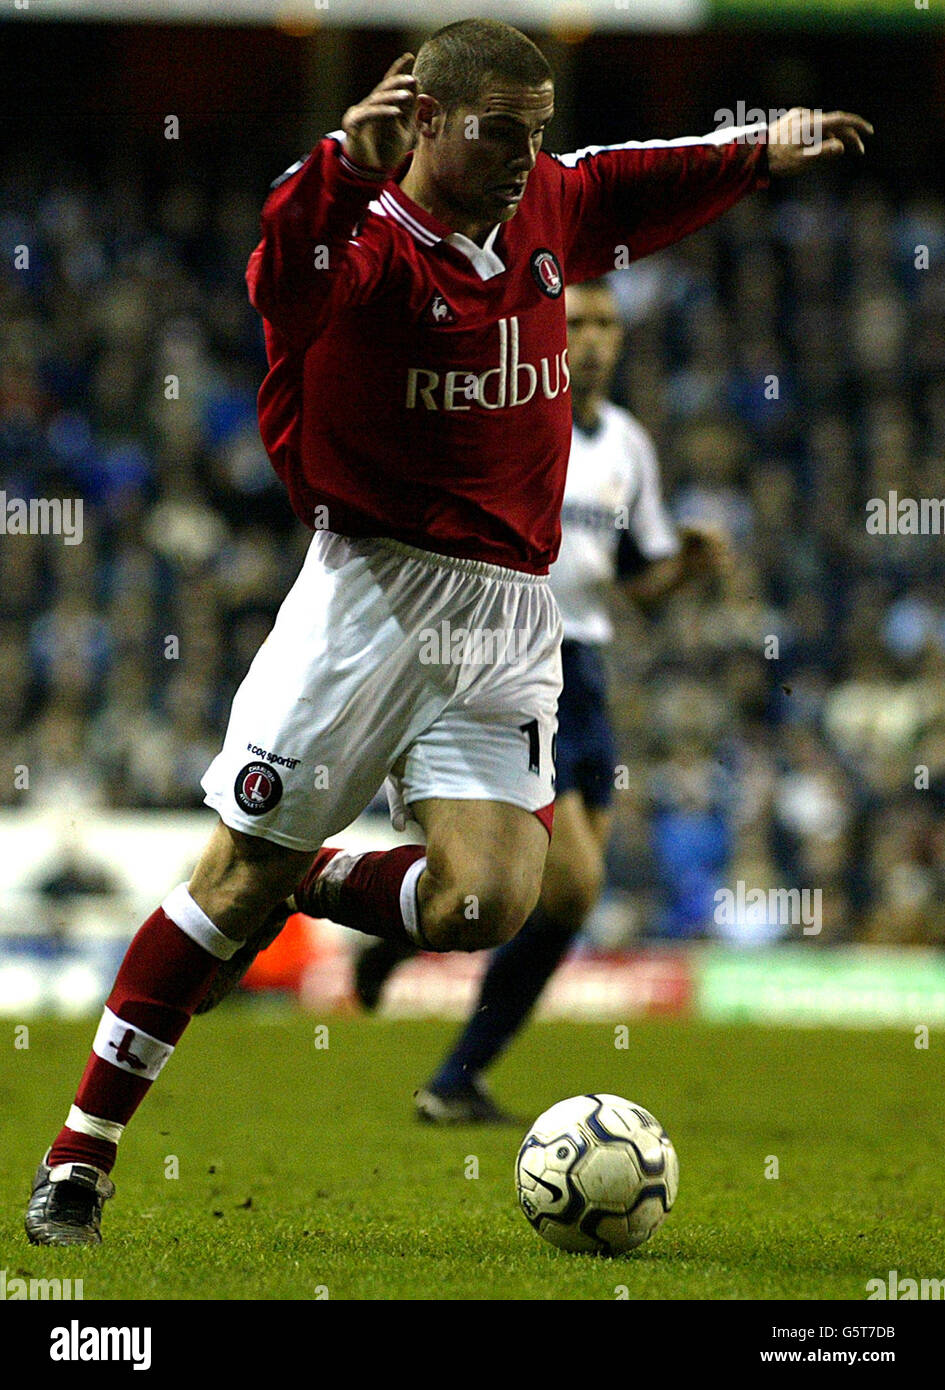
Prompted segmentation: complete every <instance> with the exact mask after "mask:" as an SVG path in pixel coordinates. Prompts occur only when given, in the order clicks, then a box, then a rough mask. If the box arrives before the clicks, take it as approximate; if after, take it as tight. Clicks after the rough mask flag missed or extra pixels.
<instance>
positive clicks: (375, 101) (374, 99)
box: [341, 53, 417, 173]
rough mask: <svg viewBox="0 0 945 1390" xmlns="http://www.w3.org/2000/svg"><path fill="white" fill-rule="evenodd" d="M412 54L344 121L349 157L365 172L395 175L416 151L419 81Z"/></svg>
mask: <svg viewBox="0 0 945 1390" xmlns="http://www.w3.org/2000/svg"><path fill="white" fill-rule="evenodd" d="M413 57H414V55H413V54H412V53H404V54H402V55H401V56H400V57H399V58H398V59H397V61H396V63H394V64H393V65H392V66H391V67H390V68H388V70H387V72H386V73H385V74H384V76H383V77H382V78H381V80H380V82H379V83H378V84H377V86H376V87H375V88H374V91H373V92H371V94H370V96H368V97H365V99H364V101H361V102H359V103H358V104H357V106H349V107H348V110H347V111H346V112H345V114H344V117H343V118H342V121H341V128H342V130H343V131H344V133H345V154H346V155H347V156H348V158H349V159H350V160H351V162H352V164H359V165H360V166H361V167H362V168H363V169H376V170H377V171H378V172H379V173H380V172H383V173H391V172H392V171H393V170H394V169H396V168H397V166H398V164H399V163H400V161H401V160H402V159H403V157H404V155H406V154H407V152H408V151H409V150H411V149H412V148H413V142H414V129H413V113H414V108H415V106H416V104H417V79H416V78H415V77H414V75H413V72H412V68H413Z"/></svg>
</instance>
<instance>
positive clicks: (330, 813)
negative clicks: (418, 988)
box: [27, 533, 442, 1244]
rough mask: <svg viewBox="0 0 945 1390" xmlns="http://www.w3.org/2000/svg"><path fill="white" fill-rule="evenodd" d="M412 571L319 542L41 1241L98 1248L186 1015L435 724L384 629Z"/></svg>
mask: <svg viewBox="0 0 945 1390" xmlns="http://www.w3.org/2000/svg"><path fill="white" fill-rule="evenodd" d="M403 568H404V567H403V565H399V566H398V564H397V561H396V560H395V559H394V558H393V557H390V558H388V559H387V560H386V561H385V560H383V558H381V559H379V558H378V557H377V555H376V554H374V553H373V552H371V551H370V550H369V549H367V550H366V549H365V548H364V547H362V548H360V549H359V548H357V547H353V546H349V545H347V544H346V543H345V542H344V540H343V539H342V538H340V537H331V536H328V535H325V534H324V533H321V534H319V535H318V536H316V538H315V540H314V541H313V543H312V546H311V547H310V550H309V555H308V557H307V559H306V562H305V565H304V567H303V570H302V573H301V574H300V575H299V578H298V579H297V581H296V583H295V585H294V586H293V588H292V590H291V592H290V593H289V595H288V596H287V597H286V600H285V602H284V603H283V605H282V608H281V609H280V612H279V616H278V618H277V621H276V625H275V627H274V629H273V631H272V633H271V634H270V636H269V637H268V639H267V641H266V642H265V643H264V644H263V646H262V648H261V649H260V651H259V653H257V656H256V658H255V660H254V661H253V664H252V666H251V668H250V670H249V672H248V673H247V676H246V678H245V680H244V681H243V683H242V685H241V686H240V689H239V691H238V692H237V695H236V697H235V699H234V701H233V708H232V710H231V715H230V723H229V726H228V729H227V735H226V739H225V741H224V746H223V749H222V750H221V752H220V754H219V755H218V757H217V758H216V759H214V762H213V764H212V765H211V767H210V768H209V769H208V771H207V773H206V775H205V778H204V788H205V790H206V792H207V801H208V803H209V804H211V805H212V806H214V807H215V809H216V810H217V811H218V813H219V815H220V817H221V820H222V821H223V822H224V824H223V826H221V827H219V828H218V829H217V831H216V832H215V834H214V835H213V837H212V838H211V841H210V844H209V845H208V846H207V849H206V851H205V853H204V855H203V856H202V858H201V861H200V864H199V865H198V867H197V870H196V872H195V874H194V876H193V878H192V880H191V882H190V884H181V885H179V886H178V888H176V889H175V890H174V891H173V892H172V893H171V894H170V895H169V897H168V898H167V899H166V900H165V901H164V903H163V904H162V906H161V907H160V908H158V910H157V911H156V912H155V913H153V914H152V915H151V917H149V919H148V920H147V922H145V924H144V925H143V926H142V928H141V929H140V931H139V932H138V934H137V936H136V937H135V938H134V940H133V941H132V943H131V945H130V947H129V950H128V953H127V955H126V957H125V960H124V962H123V964H122V967H121V970H120V971H119V974H118V978H117V979H116V982H115V986H114V988H113V990H112V992H111V994H110V996H109V999H108V1003H107V1006H106V1008H105V1012H104V1014H103V1017H102V1022H101V1024H100V1026H99V1029H98V1032H97V1034H96V1037H95V1041H94V1043H93V1050H92V1056H91V1057H90V1059H89V1062H88V1065H87V1067H86V1070H85V1074H84V1075H83V1077H82V1081H81V1083H80V1086H79V1090H78V1094H77V1097H76V1101H75V1104H74V1105H73V1107H72V1109H71V1110H70V1112H69V1115H68V1118H67V1121H66V1125H65V1126H64V1128H63V1130H62V1131H61V1132H60V1134H59V1135H58V1137H57V1138H56V1140H55V1141H54V1143H53V1145H52V1148H51V1151H50V1153H49V1154H48V1155H47V1160H46V1161H44V1163H43V1164H41V1166H40V1171H39V1173H38V1175H37V1181H36V1183H35V1184H34V1193H33V1198H32V1200H31V1203H30V1208H29V1211H28V1214H27V1231H28V1233H29V1235H30V1238H31V1239H33V1240H35V1241H41V1242H44V1243H56V1244H59V1243H76V1242H84V1241H90V1240H97V1239H98V1238H99V1235H98V1221H99V1216H100V1212H101V1203H102V1201H103V1200H104V1198H105V1197H106V1196H109V1195H110V1192H111V1184H110V1182H109V1179H108V1173H109V1172H110V1170H111V1167H112V1165H113V1163H114V1161H115V1155H116V1147H117V1143H118V1140H119V1138H120V1136H121V1133H122V1130H123V1128H124V1126H125V1124H126V1123H127V1122H128V1120H129V1119H130V1117H131V1115H132V1114H133V1113H134V1111H135V1109H136V1108H137V1106H138V1105H139V1104H140V1102H141V1100H142V1099H143V1097H144V1095H145V1093H146V1092H147V1090H148V1089H149V1087H150V1085H151V1084H152V1083H153V1081H154V1080H155V1079H156V1077H157V1075H158V1073H159V1072H160V1070H161V1068H162V1067H163V1065H164V1063H165V1062H166V1061H167V1059H168V1057H169V1056H170V1055H171V1052H172V1051H173V1049H174V1047H175V1045H176V1043H177V1041H178V1039H179V1038H180V1036H181V1034H182V1033H183V1031H184V1029H185V1028H186V1026H187V1023H188V1022H189V1020H190V1018H191V1016H192V1014H193V1013H194V1012H195V1010H196V1009H197V1007H198V1006H199V1005H200V1003H201V1002H202V1001H203V1000H204V999H205V998H206V996H207V994H208V991H209V990H210V989H212V988H213V986H214V984H215V981H216V978H217V976H218V974H219V973H220V972H221V971H224V970H229V969H230V968H231V967H230V962H232V961H233V959H234V958H235V956H236V955H237V953H238V952H239V951H240V949H241V943H242V942H243V941H244V940H245V939H246V938H247V937H250V936H252V937H253V944H252V947H251V948H250V951H249V954H250V956H251V955H252V954H253V953H254V951H255V950H256V949H258V946H259V944H260V943H261V938H262V937H263V936H265V935H268V934H271V933H272V932H273V931H274V930H278V927H279V925H280V923H281V921H282V920H283V919H284V916H285V912H284V909H282V908H281V907H280V904H282V903H283V901H284V899H285V898H286V896H287V894H289V893H291V891H292V889H293V888H294V886H295V884H296V883H297V881H298V880H299V878H300V877H301V876H302V873H303V871H304V870H305V869H306V868H307V866H308V865H309V864H310V863H311V860H312V856H313V855H314V853H315V851H316V849H317V848H318V846H319V845H320V844H321V843H322V841H323V840H324V839H325V837H326V836H327V835H330V834H332V833H334V832H335V831H337V830H338V829H340V828H341V827H342V826H344V825H347V824H349V823H350V821H351V820H353V819H354V818H355V816H357V815H358V814H359V812H360V811H361V810H362V809H363V807H364V806H365V805H366V804H367V802H368V801H369V800H370V797H371V795H372V794H373V792H374V790H375V788H376V787H377V786H378V785H379V783H380V782H381V781H382V780H383V778H384V776H385V774H386V772H387V769H388V768H389V766H390V763H391V760H392V757H393V756H394V753H395V751H396V749H397V748H398V747H401V746H403V743H404V742H405V740H407V739H409V736H410V733H411V730H412V727H413V724H412V722H411V721H419V722H420V723H421V725H422V724H424V723H426V722H428V720H429V718H430V717H431V713H430V712H428V710H427V708H426V705H425V704H424V703H423V699H422V698H419V699H418V696H417V694H416V689H415V687H411V684H410V679H409V677H410V673H411V670H412V667H413V666H414V665H415V656H414V653H413V652H412V651H411V650H410V649H409V647H408V646H407V645H406V644H405V642H404V638H403V631H402V630H398V629H397V627H396V626H395V625H393V624H391V623H390V622H389V621H387V622H385V619H389V617H390V611H391V603H390V600H389V596H388V593H387V591H386V589H385V580H386V578H387V575H388V574H389V573H390V572H397V573H398V574H401V573H402V571H403ZM352 654H354V655H355V656H356V658H357V659H353V655H352ZM391 690H393V691H394V692H396V693H394V694H393V695H391V694H390V691H391ZM434 694H435V692H434ZM385 699H386V703H382V701H384V700H385ZM441 702H442V697H441ZM436 707H437V706H436V703H435V700H434V701H433V711H432V712H433V713H435V709H436ZM380 708H383V709H384V713H385V716H386V718H385V719H383V720H382V719H380V718H379V717H378V710H379V709H380ZM352 747H353V748H356V749H357V756H356V757H352V754H351V749H352ZM420 852H422V851H420ZM414 857H415V856H414ZM270 914H272V916H271V915H270ZM246 963H247V962H246V961H245V960H244V961H243V962H242V964H241V966H240V970H238V971H236V972H235V974H234V976H232V977H231V978H235V977H238V974H239V973H240V972H241V969H242V968H245V964H246Z"/></svg>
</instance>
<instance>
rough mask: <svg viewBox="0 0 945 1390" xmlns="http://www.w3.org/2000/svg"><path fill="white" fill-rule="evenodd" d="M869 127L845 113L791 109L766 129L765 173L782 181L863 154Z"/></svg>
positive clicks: (850, 114) (869, 133) (798, 107)
mask: <svg viewBox="0 0 945 1390" xmlns="http://www.w3.org/2000/svg"><path fill="white" fill-rule="evenodd" d="M872 134H873V127H872V126H871V125H870V123H869V121H867V120H864V118H863V117H862V116H854V115H853V114H852V113H851V112H849V111H827V112H823V111H811V110H808V109H807V108H806V107H803V106H795V107H794V108H793V109H792V110H790V111H788V112H787V113H786V114H785V115H783V116H781V117H780V119H778V120H777V121H773V122H772V123H771V124H770V125H769V126H768V171H769V173H770V174H771V175H772V176H773V177H774V178H786V177H789V176H790V175H792V174H799V173H801V172H802V170H804V169H810V168H813V166H814V165H815V164H822V163H823V162H824V161H826V160H831V159H838V158H839V157H840V156H841V155H844V154H858V155H862V154H865V153H866V147H865V145H864V144H863V138H864V136H867V135H872Z"/></svg>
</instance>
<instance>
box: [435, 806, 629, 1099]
mask: <svg viewBox="0 0 945 1390" xmlns="http://www.w3.org/2000/svg"><path fill="white" fill-rule="evenodd" d="M609 831H610V813H609V811H607V810H606V809H602V808H598V807H594V808H589V807H587V806H586V805H585V803H584V800H583V798H582V796H581V793H580V792H578V791H570V792H566V793H565V794H564V795H563V796H562V797H561V798H560V799H559V800H558V801H556V803H555V820H554V830H553V833H552V837H551V844H550V845H549V848H548V856H547V859H546V862H545V871H544V876H543V879H542V885H541V895H540V898H539V902H538V905H537V906H536V908H535V910H534V911H533V912H532V913H531V915H530V916H529V918H528V920H527V921H526V923H525V925H524V926H523V927H522V929H521V931H520V932H519V933H518V934H517V935H516V936H515V937H513V938H512V939H511V940H510V941H508V942H507V943H506V944H505V945H504V946H502V947H500V949H499V950H497V951H495V952H494V953H493V955H492V957H491V959H490V961H489V964H488V966H487V968H486V971H485V974H484V976H483V978H482V981H481V983H480V987H479V993H478V997H477V999H476V1003H475V1005H474V1007H473V1010H472V1012H471V1014H470V1017H469V1020H468V1022H467V1024H466V1026H465V1027H464V1029H463V1031H462V1033H461V1034H460V1036H459V1038H458V1039H457V1041H456V1044H455V1045H454V1047H453V1050H452V1051H451V1052H450V1054H449V1056H448V1057H447V1059H446V1060H445V1062H444V1063H443V1064H442V1066H441V1067H440V1069H439V1070H438V1071H437V1073H436V1075H435V1076H434V1077H433V1079H432V1080H431V1081H430V1083H429V1084H428V1085H427V1086H426V1087H425V1088H424V1089H423V1090H422V1091H421V1092H420V1093H419V1095H418V1097H417V1110H418V1113H419V1115H420V1117H421V1118H422V1119H425V1120H430V1121H434V1122H440V1123H442V1122H448V1121H450V1120H464V1121H470V1120H485V1121H490V1120H491V1121H496V1120H500V1119H501V1118H503V1117H502V1112H501V1111H500V1110H499V1109H498V1107H496V1105H495V1103H494V1101H492V1100H491V1098H490V1097H489V1096H488V1094H487V1093H486V1092H485V1091H484V1089H483V1088H482V1085H481V1080H480V1078H481V1076H482V1074H483V1073H484V1072H485V1070H486V1069H487V1068H488V1067H489V1066H490V1065H491V1064H492V1063H493V1062H494V1061H495V1060H496V1058H497V1057H498V1056H499V1054H500V1053H501V1052H502V1051H503V1049H504V1048H505V1047H506V1046H507V1045H508V1043H509V1042H510V1041H511V1039H512V1038H513V1037H514V1036H515V1034H516V1033H517V1032H518V1031H519V1029H520V1028H521V1027H522V1025H523V1024H524V1023H525V1020H526V1019H527V1018H528V1016H529V1014H530V1013H531V1011H532V1009H533V1008H534V1006H535V1004H536V1003H537V1001H538V999H539V998H540V996H541V994H542V992H543V990H544V988H545V986H546V984H547V983H548V981H549V979H550V978H551V976H552V975H553V974H554V972H555V970H556V969H557V967H558V965H559V964H560V962H561V960H562V958H563V957H564V955H565V954H566V952H567V950H568V947H569V946H570V945H571V943H572V941H573V940H574V937H575V936H576V935H577V933H578V932H579V931H580V928H581V926H582V924H583V922H584V921H585V919H586V918H587V915H588V913H589V912H590V911H591V909H592V908H593V906H594V904H595V903H596V902H597V898H598V896H599V894H600V887H601V883H602V881H603V872H604V851H605V849H606V845H607V839H608V836H609Z"/></svg>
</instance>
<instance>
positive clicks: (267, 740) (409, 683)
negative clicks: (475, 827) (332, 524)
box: [202, 531, 561, 850]
mask: <svg viewBox="0 0 945 1390" xmlns="http://www.w3.org/2000/svg"><path fill="white" fill-rule="evenodd" d="M560 646H561V617H560V614H559V613H558V608H557V604H556V603H555V600H554V598H553V596H552V593H551V589H550V587H549V585H548V582H547V579H546V578H545V577H544V576H539V575H530V574H520V573H519V572H518V571H516V570H508V569H502V568H500V567H499V566H498V565H489V564H486V563H484V562H482V561H479V560H461V559H452V558H450V557H447V556H440V555H434V554H431V553H430V552H428V551H424V550H416V549H414V548H413V547H411V546H407V545H402V544H401V543H400V542H398V541H393V540H387V539H383V538H381V539H378V538H372V539H368V540H354V539H351V538H349V537H346V536H339V535H335V534H334V533H332V532H330V531H319V532H316V534H315V537H314V539H313V541H312V544H311V546H310V547H309V551H308V555H307V557H306V560H305V564H304V565H303V567H302V571H301V573H300V575H299V577H298V579H297V580H296V582H295V584H294V585H293V586H292V589H291V590H290V592H289V594H288V595H287V597H286V599H285V602H284V603H283V604H282V607H281V608H280V610H279V614H278V617H277V618H276V623H275V626H274V628H273V630H272V632H271V633H270V634H269V636H268V637H267V638H266V640H265V642H264V643H263V644H262V646H261V647H260V649H259V651H258V653H257V654H256V657H255V659H254V661H253V663H252V665H251V666H250V668H249V671H248V673H247V675H246V679H245V680H244V681H243V683H242V685H241V686H240V688H239V690H238V691H237V692H236V696H235V698H234V700H233V707H232V710H231V712H230V722H229V727H228V728H227V732H226V739H225V741H224V744H223V748H222V750H221V752H220V753H219V754H218V756H217V757H216V758H215V759H214V760H213V762H212V763H211V764H210V767H209V768H208V769H207V771H206V773H205V774H204V777H203V781H202V785H203V789H204V791H205V792H206V796H205V798H204V799H205V801H206V803H207V805H208V806H212V807H213V808H214V809H215V810H216V811H217V812H218V813H219V815H220V817H221V819H222V820H223V821H224V822H225V824H226V825H228V826H230V827H231V828H232V829H234V830H241V831H244V832H246V833H247V834H250V835H259V836H261V837H262V838H263V839H266V840H273V841H275V843H276V844H280V845H287V846H288V847H290V848H292V849H302V850H315V849H318V848H319V846H320V845H321V844H322V843H323V842H324V840H326V839H327V838H328V837H329V836H331V835H335V834H337V833H338V831H339V830H343V829H344V828H345V826H347V825H350V824H351V822H352V821H353V820H355V819H356V818H357V817H358V816H359V815H360V814H361V812H362V811H363V810H364V808H365V806H367V805H368V803H369V802H370V801H371V799H372V798H373V796H374V794H375V793H376V791H377V789H378V787H379V786H380V785H381V784H382V783H383V782H384V780H385V778H386V779H387V792H388V800H389V803H390V810H391V821H392V823H393V825H394V827H395V829H397V830H402V829H403V827H404V824H405V823H406V820H407V808H408V807H409V806H410V805H412V804H413V803H414V802H417V801H423V800H425V799H426V798H428V797H447V798H454V799H456V800H461V801H464V800H485V801H502V802H509V803H511V804H512V805H513V806H521V807H522V808H523V809H525V810H527V811H535V812H539V811H544V808H546V807H549V806H550V805H551V803H552V802H553V801H554V737H555V732H556V730H557V702H558V694H559V692H560V689H561V654H560ZM542 819H543V821H544V822H545V824H546V826H547V825H548V824H549V821H548V817H546V816H543V817H542Z"/></svg>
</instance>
